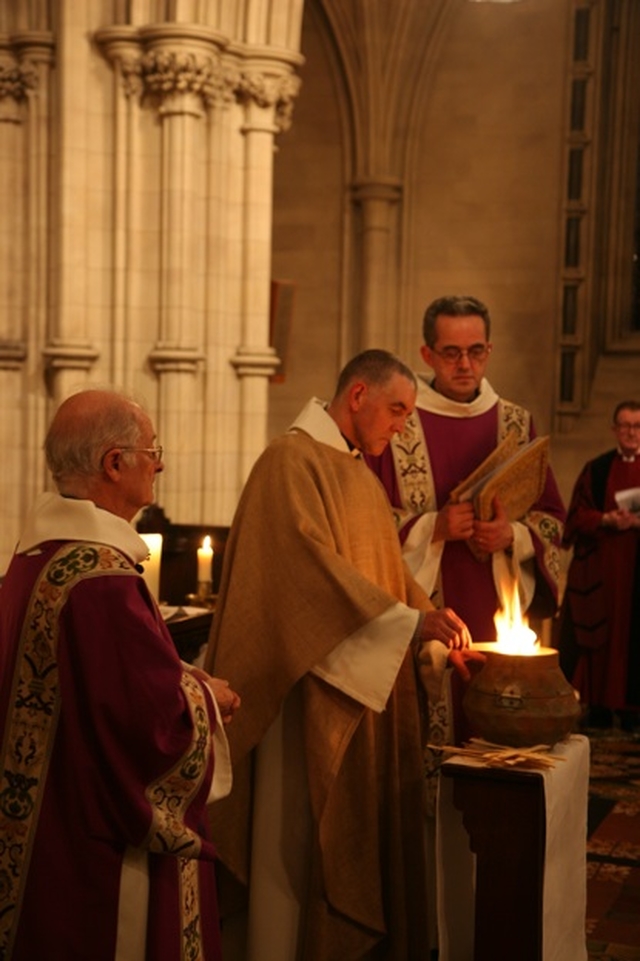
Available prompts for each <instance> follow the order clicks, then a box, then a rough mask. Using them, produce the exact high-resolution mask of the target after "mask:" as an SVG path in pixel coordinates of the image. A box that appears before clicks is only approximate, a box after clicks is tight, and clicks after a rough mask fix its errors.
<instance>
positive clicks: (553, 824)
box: [436, 735, 589, 961]
mask: <svg viewBox="0 0 640 961" xmlns="http://www.w3.org/2000/svg"><path fill="white" fill-rule="evenodd" d="M549 756H550V757H551V758H553V759H555V760H556V763H555V765H554V766H553V767H551V768H548V769H539V770H531V769H523V768H518V767H504V766H501V767H489V766H488V765H487V764H485V763H484V762H482V761H479V760H477V759H476V758H471V757H468V756H464V755H453V756H452V757H451V758H450V759H449V760H447V761H445V762H444V763H443V765H442V768H441V776H440V784H439V789H438V802H437V818H436V863H437V889H438V891H437V898H438V940H439V961H514V959H517V961H586V959H587V948H586V934H585V915H586V896H587V883H586V841H587V806H588V794H589V741H588V738H586V737H584V736H582V735H572V736H571V737H569V738H567V739H566V740H564V741H561V742H560V743H558V744H556V745H555V746H554V748H553V749H552V750H551V751H550V752H549Z"/></svg>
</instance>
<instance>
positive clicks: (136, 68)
mask: <svg viewBox="0 0 640 961" xmlns="http://www.w3.org/2000/svg"><path fill="white" fill-rule="evenodd" d="M96 41H97V43H98V44H99V45H100V46H101V48H102V49H103V51H104V54H105V56H106V57H107V58H108V59H109V60H110V61H111V62H112V63H117V64H118V66H119V68H120V73H121V76H122V81H123V85H124V92H125V95H126V96H127V97H136V98H142V97H145V96H146V97H149V98H151V99H152V100H153V101H154V102H155V103H156V104H157V105H158V107H159V109H160V110H161V111H162V112H165V113H168V112H193V110H194V104H197V105H198V107H197V111H198V113H201V112H202V110H205V109H208V108H210V107H211V106H213V105H214V104H216V103H219V102H224V101H227V100H229V99H230V93H229V91H230V86H231V81H232V78H230V77H229V76H228V70H227V68H226V67H225V66H223V64H222V61H221V57H220V51H221V50H222V49H224V47H225V46H226V44H227V42H228V41H227V40H226V39H225V38H224V37H223V36H222V35H221V34H218V33H217V32H215V31H212V30H210V29H209V28H207V27H203V26H199V25H197V24H186V23H185V24H180V23H171V24H160V25H156V26H146V27H140V28H136V27H129V26H118V27H105V28H103V29H101V30H99V31H97V33H96Z"/></svg>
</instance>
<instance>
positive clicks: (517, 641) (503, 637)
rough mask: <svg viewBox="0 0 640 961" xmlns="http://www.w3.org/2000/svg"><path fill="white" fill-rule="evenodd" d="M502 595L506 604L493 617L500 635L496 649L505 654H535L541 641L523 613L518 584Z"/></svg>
mask: <svg viewBox="0 0 640 961" xmlns="http://www.w3.org/2000/svg"><path fill="white" fill-rule="evenodd" d="M502 597H503V601H504V606H503V607H502V608H501V609H499V610H498V611H496V614H495V616H494V618H493V622H494V624H495V625H496V631H497V637H498V640H497V643H496V645H495V647H496V649H497V650H499V651H502V653H503V654H535V653H536V648H537V647H538V646H539V643H540V642H539V641H538V638H537V637H536V634H535V631H532V630H531V628H530V627H529V622H528V621H527V619H526V617H523V615H522V609H521V607H520V597H519V595H518V588H517V585H515V584H514V585H513V586H510V587H509V589H506V590H503V591H502Z"/></svg>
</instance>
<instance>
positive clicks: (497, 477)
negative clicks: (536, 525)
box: [450, 433, 549, 521]
mask: <svg viewBox="0 0 640 961" xmlns="http://www.w3.org/2000/svg"><path fill="white" fill-rule="evenodd" d="M548 464H549V438H548V437H536V438H535V439H534V440H532V441H529V443H528V444H522V445H521V446H518V441H517V437H516V435H515V434H513V433H511V434H508V435H507V436H506V437H505V439H504V440H503V441H502V442H501V443H500V444H499V445H498V446H497V447H496V449H495V450H494V451H492V452H491V454H489V456H488V457H487V458H486V459H485V460H484V461H483V462H482V463H481V464H480V465H479V466H478V467H476V469H475V470H474V471H473V472H472V473H471V474H469V476H468V477H467V478H465V480H463V481H461V482H460V484H458V486H457V487H455V488H454V490H453V491H452V492H451V496H450V500H451V501H452V502H453V503H455V504H457V503H460V502H461V501H468V500H471V501H473V505H474V509H475V514H476V517H477V518H478V519H479V520H483V521H488V520H491V518H492V517H493V499H494V497H498V498H499V499H500V502H501V504H502V506H503V507H504V509H505V511H506V512H507V516H508V518H509V520H510V521H517V520H519V519H520V518H521V517H522V516H523V515H524V514H526V513H527V511H528V510H529V509H530V508H531V506H532V505H533V504H535V502H536V501H537V500H538V498H539V497H540V495H541V494H542V492H543V490H544V485H545V481H546V477H547V467H548Z"/></svg>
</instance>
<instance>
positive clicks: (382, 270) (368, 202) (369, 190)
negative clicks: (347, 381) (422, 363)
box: [353, 177, 402, 351]
mask: <svg viewBox="0 0 640 961" xmlns="http://www.w3.org/2000/svg"><path fill="white" fill-rule="evenodd" d="M401 196H402V184H401V182H400V181H399V180H397V179H396V178H394V177H374V178H371V179H370V180H359V181H356V182H355V183H354V185H353V200H354V203H356V204H357V205H358V206H359V207H360V212H361V217H360V221H361V235H360V245H359V249H360V292H359V294H360V297H359V308H360V310H359V315H360V316H359V322H360V323H359V337H360V342H359V344H358V349H359V350H366V349H367V348H369V347H382V348H386V349H387V350H392V351H396V350H397V349H398V345H397V343H396V336H395V331H396V329H397V323H396V320H397V319H396V318H395V317H393V316H391V315H390V314H391V311H393V310H394V306H395V303H396V298H395V296H394V293H393V292H394V291H395V288H396V283H397V278H396V249H395V244H396V243H397V237H398V232H397V223H396V219H397V208H398V204H399V202H400V199H401Z"/></svg>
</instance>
